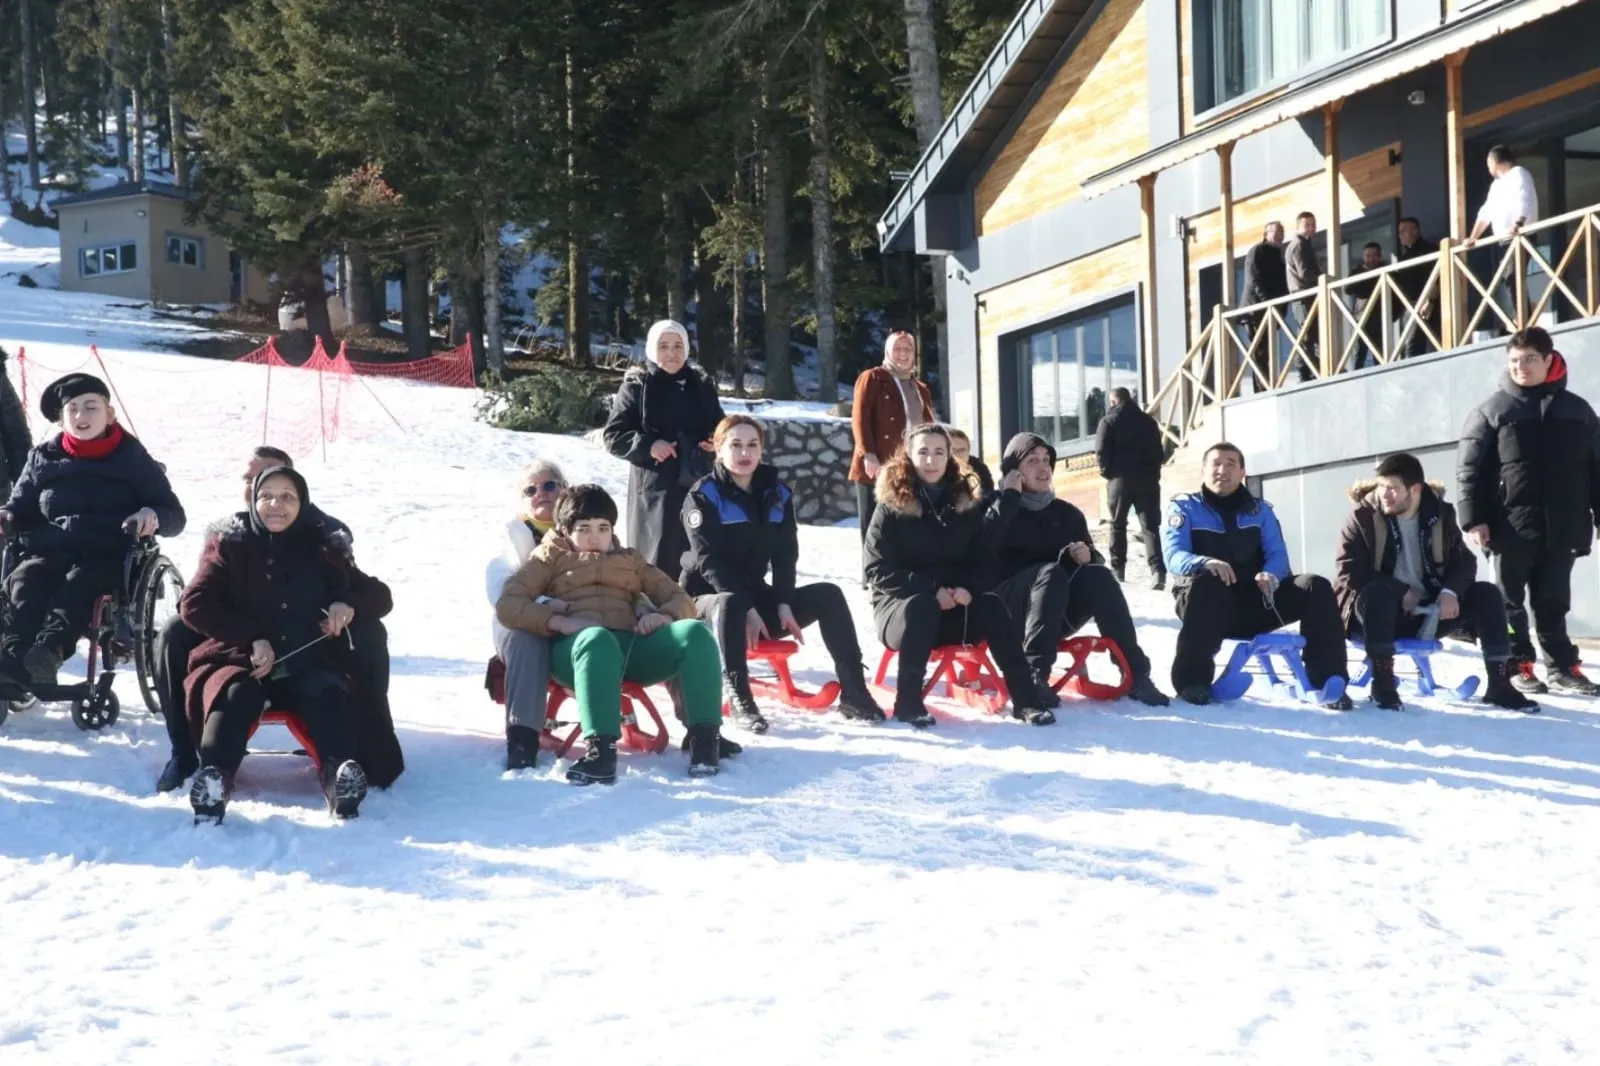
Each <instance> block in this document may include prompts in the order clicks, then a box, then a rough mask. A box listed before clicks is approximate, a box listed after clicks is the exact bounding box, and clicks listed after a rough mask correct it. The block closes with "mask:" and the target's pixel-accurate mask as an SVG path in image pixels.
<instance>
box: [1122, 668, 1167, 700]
mask: <svg viewBox="0 0 1600 1066" xmlns="http://www.w3.org/2000/svg"><path fill="white" fill-rule="evenodd" d="M1128 698H1129V699H1130V700H1133V701H1134V702H1135V703H1142V704H1144V705H1145V706H1146V707H1165V706H1167V705H1168V704H1169V703H1171V702H1172V700H1170V699H1169V698H1168V697H1167V694H1166V693H1165V692H1162V691H1161V690H1160V689H1158V688H1156V683H1155V682H1154V681H1152V680H1150V675H1149V674H1145V675H1143V676H1141V677H1136V678H1134V679H1133V687H1132V688H1131V689H1129V690H1128Z"/></svg>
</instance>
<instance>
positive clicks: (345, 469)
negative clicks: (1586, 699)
mask: <svg viewBox="0 0 1600 1066" xmlns="http://www.w3.org/2000/svg"><path fill="white" fill-rule="evenodd" d="M183 328H185V327H179V326H175V325H172V324H170V323H161V322H156V321H153V320H151V319H149V318H148V317H147V314H146V312H143V311H136V310H131V309H128V308H121V307H118V306H117V305H116V304H115V303H114V302H112V301H107V300H104V299H101V298H97V297H89V296H80V295H75V294H67V293H58V292H43V291H32V292H25V291H23V290H18V289H13V288H10V287H4V288H0V344H4V345H5V346H6V347H7V348H8V349H10V350H12V351H13V352H14V351H15V348H16V346H17V345H18V344H24V343H25V344H26V345H27V348H28V353H29V356H30V358H31V359H33V360H34V361H35V362H34V365H33V368H32V369H31V370H30V374H39V375H42V376H43V377H45V378H47V377H49V376H53V373H54V372H56V371H61V370H68V369H74V368H76V367H78V366H80V365H83V364H85V363H87V362H88V360H89V357H88V354H87V344H88V343H90V342H91V341H92V342H94V343H97V344H98V345H99V346H100V349H101V351H102V354H103V355H104V357H105V360H106V362H107V365H108V366H109V368H110V371H111V373H112V376H113V379H114V381H115V383H116V385H117V386H118V389H119V391H120V393H121V396H122V398H123V406H124V408H125V410H126V412H127V413H128V414H129V415H130V416H131V417H132V419H133V421H134V424H135V425H136V428H137V430H138V432H139V433H140V435H141V436H142V437H143V438H144V439H145V440H146V442H147V443H148V444H149V446H150V447H151V450H152V451H153V452H154V453H155V454H156V455H157V457H158V458H161V459H162V460H164V461H165V462H167V463H168V464H169V466H170V468H171V474H172V477H173V479H174V481H175V483H176V484H177V485H178V487H179V490H180V493H181V495H182V497H183V499H184V501H185V503H186V504H187V505H188V508H189V511H190V515H191V521H190V531H189V532H188V533H186V534H185V535H184V536H183V537H181V538H179V539H177V540H176V541H174V542H172V543H170V544H169V545H168V548H167V550H168V552H169V554H170V555H171V556H172V557H173V558H174V559H175V560H177V561H178V562H179V563H180V565H181V566H182V567H183V568H184V569H185V571H190V570H192V568H193V565H194V561H195V559H196V556H197V553H198V549H199V545H200V538H201V530H202V528H203V526H204V525H205V523H206V522H207V521H209V520H211V519H212V518H215V517H218V516H221V515H222V514H224V513H226V512H227V511H229V510H231V509H233V508H234V507H235V505H236V503H237V498H238V496H239V494H240V484H239V480H238V472H239V468H240V465H241V464H240V459H241V456H242V454H243V453H244V451H245V450H246V448H248V447H249V446H250V445H252V444H254V443H257V442H259V439H260V427H261V419H262V392H263V387H264V384H265V382H264V371H261V370H258V369H254V368H242V367H233V366H227V365H220V364H215V363H205V362H200V361H196V360H189V359H182V358H177V357H172V356H165V355H161V354H156V353H153V352H150V351H147V350H144V345H146V344H160V343H162V342H163V341H164V340H166V339H168V338H171V337H174V336H176V335H177V332H178V331H180V330H181V329H183ZM46 368H48V369H46ZM11 372H12V375H13V380H14V381H15V380H16V379H17V367H16V365H15V361H13V363H12V366H11ZM40 383H41V379H40V378H35V379H32V380H30V387H31V388H32V389H33V390H34V392H33V395H34V396H36V395H37V388H38V385H39V384H40ZM273 387H274V389H275V390H277V392H276V394H277V395H279V396H289V397H291V398H293V397H295V396H299V397H300V399H301V400H304V399H305V397H306V396H309V395H310V394H309V393H304V392H301V393H296V392H295V390H294V388H293V387H292V386H291V385H290V384H288V383H286V382H285V381H284V380H282V376H281V375H280V378H279V379H275V383H274V386H273ZM380 400H381V403H382V405H383V406H385V407H386V408H387V409H388V410H389V411H390V412H391V413H392V414H393V416H394V419H396V420H398V422H399V423H400V424H401V425H402V426H404V427H405V429H404V430H402V429H400V428H397V427H395V425H394V423H393V422H390V421H388V420H387V419H385V418H384V417H381V416H380V415H379V414H377V404H378V402H379V401H380ZM306 402H310V401H306ZM349 404H350V407H349V410H348V412H347V416H348V418H349V419H350V424H351V425H357V426H360V427H361V428H362V432H361V433H351V434H350V435H349V437H347V438H341V439H340V440H339V441H337V442H336V443H334V444H332V445H330V446H329V447H328V449H327V455H326V459H325V460H324V459H323V458H322V456H321V449H320V448H309V447H306V448H303V449H300V450H303V451H307V452H308V453H309V454H307V456H306V458H305V459H304V468H305V470H306V472H307V474H308V476H309V478H310V483H311V486H312V492H313V496H314V498H315V499H316V500H317V501H318V502H319V503H320V504H322V505H323V506H324V507H325V508H327V509H328V510H329V511H330V512H332V513H333V514H336V515H338V516H339V517H341V518H343V519H344V520H346V521H347V522H348V523H349V524H350V525H351V526H352V527H353V528H354V530H355V533H356V548H357V552H358V557H359V558H360V560H361V562H362V564H363V565H364V566H365V567H366V568H367V569H369V570H371V571H372V572H374V573H376V574H379V575H381V576H383V577H384V578H386V579H387V580H389V581H390V582H391V583H392V584H393V586H394V589H395V593H396V603H397V608H396V611H395V613H394V615H393V616H392V617H391V619H390V620H389V629H390V634H391V644H392V650H393V654H394V687H393V701H394V708H395V713H396V717H397V720H398V723H399V727H400V730H401V738H402V742H403V744H404V745H405V749H406V756H407V761H408V765H409V769H408V770H407V772H406V775H405V776H404V777H403V778H402V779H401V780H400V781H399V782H398V783H397V785H396V787H395V788H394V789H393V790H392V791H391V792H389V793H387V794H374V795H373V796H372V797H371V798H370V799H369V801H368V803H367V804H366V806H365V807H364V808H363V814H362V817H361V818H360V819H359V820H358V821H356V822H353V823H351V824H347V825H334V824H331V823H330V821H329V820H328V819H327V817H326V816H325V815H324V814H323V813H322V811H321V803H320V799H319V798H318V797H317V795H316V793H315V789H314V786H313V784H312V781H311V777H310V771H309V767H308V764H305V763H303V762H302V761H300V760H296V759H293V758H284V757H277V758H273V757H265V756H264V757H260V758H256V759H252V760H251V761H249V762H248V763H247V764H246V767H245V769H244V771H243V773H242V774H241V782H240V794H239V796H238V797H237V798H236V801H235V805H234V807H233V808H232V809H231V810H230V812H229V816H228V821H227V823H226V824H225V825H223V826H221V827H220V828H211V827H202V828H198V829H197V828H194V827H192V826H191V824H190V818H189V816H188V811H187V808H186V804H185V801H184V799H183V798H181V797H157V796H155V795H154V794H153V787H152V786H153V782H154V780H155V777H156V774H157V772H158V771H159V769H160V767H161V764H162V762H163V761H164V759H165V757H166V748H165V738H164V735H163V733H162V730H161V728H160V727H159V725H158V724H157V723H156V722H155V721H153V720H151V719H150V718H148V717H147V716H145V715H143V714H142V713H140V712H139V711H138V710H137V709H136V707H137V702H138V697H137V691H136V689H135V687H134V686H133V684H132V678H131V676H128V675H124V676H123V678H122V679H121V681H120V682H119V690H120V692H121V694H122V698H123V704H124V707H125V708H129V710H125V716H124V719H123V721H122V722H121V723H119V724H118V725H117V726H116V727H115V728H113V729H111V730H109V731H107V732H106V733H104V734H103V735H87V734H84V733H80V732H79V731H78V730H77V729H76V728H74V727H73V725H72V724H71V722H70V720H69V719H68V718H67V716H66V714H65V712H64V711H62V710H59V709H55V710H47V711H44V712H30V713H26V714H19V715H16V716H13V717H12V718H11V719H10V720H9V721H8V722H7V723H6V724H5V725H4V726H3V727H0V987H4V988H5V990H6V991H5V994H4V996H0V1062H3V1063H5V1064H6V1066H31V1064H35V1063H47V1062H48V1063H51V1064H64V1063H65V1064H80V1063H82V1064H91V1063H93V1064H101V1063H119V1064H122V1063H128V1064H137V1063H170V1062H173V1061H205V1062H239V1063H267V1062H273V1063H276V1062H283V1063H316V1062H332V1063H338V1064H340V1066H354V1064H358V1063H382V1064H397V1063H427V1064H437V1063H474V1064H475V1063H509V1062H527V1063H548V1062H557V1061H590V1060H593V1061H608V1062H609V1061H615V1062H625V1063H652V1064H654V1063H661V1064H668V1063H671V1064H677V1063H685V1064H687V1063H697V1064H703V1063H748V1062H763V1063H807V1064H811V1063H819V1062H829V1063H831V1062H840V1063H858V1062H888V1063H918V1064H931V1063H938V1064H942V1063H971V1062H995V1063H1035V1062H1038V1063H1044V1062H1049V1063H1061V1062H1084V1063H1160V1064H1179V1063H1184V1064H1186V1063H1199V1062H1209V1061H1220V1060H1229V1061H1237V1062H1244V1063H1262V1064H1275V1066H1277V1064H1284V1063H1291V1062H1293V1063H1347V1062H1348V1063H1356V1062H1377V1063H1397V1064H1419V1063H1537V1064H1540V1066H1550V1064H1556V1063H1592V1062H1596V1061H1600V1033H1597V1026H1600V1009H1597V1007H1600V1002H1597V1000H1600V994H1597V988H1596V970H1595V964H1596V962H1597V948H1600V914H1597V911H1600V903H1597V894H1596V888H1597V886H1600V876H1597V874H1600V862H1597V860H1596V848H1595V841H1596V839H1597V832H1600V816H1597V813H1596V812H1597V809H1600V808H1597V804H1600V715H1597V714H1595V713H1594V712H1593V711H1592V710H1591V709H1589V708H1587V707H1584V706H1580V705H1578V704H1575V703H1570V702H1562V701H1554V700H1552V701H1549V703H1548V704H1547V709H1546V712H1545V713H1544V714H1543V715H1541V716H1539V717H1534V718H1523V717H1519V716H1515V715H1507V714H1496V713H1491V712H1488V711H1485V710H1482V709H1479V708H1475V707H1473V708H1463V707H1455V706H1451V705H1448V704H1446V703H1444V702H1442V701H1430V702H1426V703H1418V704H1415V705H1414V706H1413V709H1412V710H1411V711H1409V713H1406V714H1401V715H1393V714H1384V713H1379V712H1376V711H1373V710H1370V709H1363V710H1361V711H1359V712H1358V713H1355V714H1350V715H1336V714H1325V713H1321V712H1318V711H1313V710H1306V709H1301V708H1298V707H1291V706H1287V705H1284V704H1281V703H1273V702H1271V701H1246V702H1241V703H1239V704H1237V705H1234V706H1222V707H1210V708H1193V707H1188V706H1183V705H1174V707H1173V708H1171V709H1170V710H1167V711H1162V712H1152V711H1149V710H1146V709H1143V708H1138V707H1135V706H1131V705H1126V704H1123V705H1115V706H1079V707H1073V708H1070V709H1069V710H1067V711H1066V712H1065V713H1064V714H1063V718H1062V721H1061V723H1060V724H1059V725H1057V726H1056V727H1054V728H1051V729H1030V728H1028V727H1025V726H1021V725H1017V724H1014V723H1011V722H1009V721H1001V720H986V719H983V718H981V717H980V716H978V715H976V714H974V713H971V712H965V713H960V714H955V713H952V714H951V715H949V716H947V717H946V719H945V720H944V721H942V722H941V723H940V726H939V728H938V729H936V730H934V731H931V732H930V733H928V734H925V735H915V734H913V733H911V732H910V731H908V730H905V729H902V728H899V727H895V726H892V725H884V726H878V727H866V726H859V725H851V724H847V723H845V722H843V721H841V720H840V719H838V718H837V717H836V716H832V715H822V716H819V715H812V714H808V713H803V712H783V711H776V712H774V719H775V722H774V728H773V731H772V732H771V733H769V734H768V735H767V736H765V737H762V738H759V739H755V740H752V741H751V742H750V744H749V747H748V750H747V752H746V754H745V755H744V756H742V757H740V758H738V759H736V760H733V761H732V762H731V763H729V764H727V768H726V770H725V772H724V773H723V774H722V776H720V777H717V778H715V779H712V780H710V781H704V782H694V783H691V782H690V781H689V780H688V779H687V778H686V776H685V774H684V772H683V769H684V767H683V759H682V756H681V755H679V754H678V753H677V752H676V751H675V750H674V751H672V752H670V753H669V754H667V755H663V756H659V757H642V756H637V755H632V754H629V755H626V756H625V757H624V760H623V763H624V772H623V777H622V779H621V780H620V781H619V783H618V784H617V786H616V787H615V788H613V789H604V788H594V789H588V790H578V789H574V788H571V787H569V786H567V785H566V784H564V783H563V782H561V780H560V779H559V773H558V771H557V770H556V769H555V768H554V767H552V766H551V765H550V764H549V763H548V762H547V763H546V765H544V766H542V767H541V768H540V769H539V770H538V771H536V772H533V773H530V774H526V775H524V776H520V777H509V776H507V775H504V774H503V773H502V772H501V771H500V769H499V760H500V758H501V755H502V743H501V733H500V726H501V722H500V717H499V713H498V712H497V710H496V709H495V708H494V707H493V706H491V705H490V704H489V703H488V702H487V700H486V698H485V697H484V695H483V693H482V689H481V686H480V679H481V674H482V668H483V661H484V658H485V655H486V654H487V652H488V630H489V625H488V617H487V616H488V605H487V603H486V602H485V600H484V592H483V586H482V580H481V572H482V564H483V561H484V558H485V557H486V556H487V554H488V553H489V552H490V551H491V550H493V549H494V548H495V547H496V540H497V536H498V530H499V529H500V528H501V526H502V524H503V522H504V520H505V518H506V517H507V516H508V514H509V511H510V508H511V507H512V506H513V504H514V502H515V501H514V499H513V496H512V493H511V491H510V486H511V480H512V477H513V476H514V472H515V471H516V469H517V468H518V467H519V466H520V465H521V464H522V463H523V462H525V461H526V460H527V459H529V458H530V457H532V456H534V455H535V454H539V455H545V456H549V457H551V458H554V459H556V460H557V461H558V462H560V463H561V464H562V465H563V466H564V467H565V469H566V471H567V473H568V475H569V476H570V477H572V478H574V479H585V478H587V479H593V480H597V481H600V482H601V483H603V484H605V485H607V486H608V487H609V488H611V489H613V490H614V491H617V492H618V493H619V495H620V494H622V492H623V490H624V488H625V484H626V471H625V469H624V467H623V466H622V464H620V463H618V462H616V461H613V460H611V459H610V458H608V457H606V456H604V455H602V454H601V453H600V452H598V451H596V450H595V449H594V448H593V447H592V446H590V445H589V444H587V443H585V442H584V441H582V440H580V439H576V438H560V437H536V436H521V435H515V434H509V433H502V432H498V431H494V430H490V429H487V428H485V427H483V426H481V425H478V424H476V423H474V422H473V421H471V419H470V408H471V398H470V397H469V396H467V395H465V394H463V393H459V392H454V391H449V390H443V389H431V388H427V387H417V386H409V385H405V384H398V383H375V384H373V385H372V391H371V392H370V393H368V392H365V391H358V392H357V393H356V394H354V398H352V399H350V400H349ZM384 426H387V427H388V428H387V429H383V427H384ZM857 544H858V542H857V534H856V533H855V531H853V530H849V529H823V528H808V529H806V530H804V531H803V534H802V546H803V552H804V556H803V559H802V579H803V580H805V579H821V578H828V579H833V580H837V581H840V582H841V583H842V584H844V585H845V587H846V589H847V590H848V591H849V594H850V596H851V599H852V603H853V604H854V606H855V608H856V611H857V618H858V621H859V623H860V628H861V631H862V634H861V635H862V638H863V642H864V644H865V645H866V646H867V647H868V648H869V649H870V651H869V657H870V658H871V659H872V660H873V661H874V662H875V659H876V655H877V642H876V640H875V638H874V635H873V634H872V633H871V632H870V628H871V627H870V621H869V619H870V615H869V613H868V611H867V609H866V606H865V602H864V598H863V597H862V596H861V594H860V593H859V591H858V590H857V589H856V588H855V587H854V584H853V578H854V576H855V574H856V568H857V566H858V561H857V560H858V549H857ZM1134 608H1135V612H1136V614H1138V615H1139V616H1140V618H1141V620H1142V624H1143V627H1144V628H1143V632H1144V633H1145V634H1146V635H1147V637H1148V642H1149V646H1150V649H1151V651H1152V653H1153V654H1154V656H1155V657H1156V659H1157V661H1158V662H1159V663H1161V664H1162V665H1161V668H1160V672H1159V674H1158V676H1159V678H1160V680H1161V681H1162V682H1163V684H1164V683H1165V671H1166V664H1167V663H1168V662H1169V661H1170V656H1171V650H1172V641H1173V636H1174V632H1175V631H1174V629H1173V626H1172V622H1171V609H1170V600H1169V599H1168V598H1167V597H1166V596H1164V595H1157V594H1151V593H1142V592H1141V593H1137V594H1136V595H1135V597H1134ZM1471 665H1472V664H1471V661H1470V660H1469V659H1467V658H1464V657H1459V658H1454V659H1452V661H1450V662H1448V663H1446V664H1443V665H1442V666H1441V672H1442V673H1443V674H1444V675H1445V676H1446V677H1447V678H1449V679H1451V680H1455V679H1459V678H1460V677H1461V676H1463V674H1464V673H1465V671H1466V670H1468V669H1469V668H1470V667H1471ZM803 667H804V673H805V674H806V676H807V677H808V678H809V679H810V680H811V681H813V682H815V681H816V680H819V679H820V678H821V677H822V676H823V675H824V659H823V658H822V656H821V649H820V646H819V645H818V643H817V642H815V641H814V642H813V644H812V646H810V647H808V648H807V650H806V652H805V656H804V662H803ZM79 668H81V666H80V667H79ZM286 741H287V737H285V736H276V737H274V736H270V735H269V734H268V733H266V732H264V733H263V734H262V736H261V737H260V738H259V739H258V743H261V744H266V745H269V746H282V744H283V743H284V742H286Z"/></svg>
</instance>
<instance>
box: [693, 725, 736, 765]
mask: <svg viewBox="0 0 1600 1066" xmlns="http://www.w3.org/2000/svg"><path fill="white" fill-rule="evenodd" d="M678 750H679V751H685V752H686V751H688V750H689V734H688V733H685V734H684V735H683V743H682V744H679V745H678ZM743 751H744V745H743V744H737V743H735V742H734V741H731V740H729V739H728V738H727V737H725V736H723V735H722V732H721V730H718V731H717V756H718V758H721V759H731V758H733V757H734V756H735V755H738V754H740V753H741V752H743Z"/></svg>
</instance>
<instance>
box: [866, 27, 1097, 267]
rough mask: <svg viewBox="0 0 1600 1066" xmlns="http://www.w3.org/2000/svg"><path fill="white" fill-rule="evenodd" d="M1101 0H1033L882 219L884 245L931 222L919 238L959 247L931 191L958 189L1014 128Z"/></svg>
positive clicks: (900, 242) (905, 242)
mask: <svg viewBox="0 0 1600 1066" xmlns="http://www.w3.org/2000/svg"><path fill="white" fill-rule="evenodd" d="M1100 2H1101V0H1026V3H1024V4H1023V5H1022V10H1021V11H1019V12H1017V16H1016V18H1014V19H1012V20H1011V25H1010V26H1008V27H1007V28H1006V32H1005V33H1003V34H1001V36H1000V41H999V43H998V44H996V45H995V46H994V50H993V51H991V52H990V53H989V58H988V59H986V60H984V64H983V66H982V67H981V68H980V69H979V71H978V74H977V76H976V77H975V78H973V79H972V84H970V85H968V86H967V91H966V92H965V93H963V94H962V96H961V99H960V101H959V102H958V103H957V104H956V106H955V108H954V110H952V111H951V112H950V117H949V118H947V119H946V120H945V123H944V125H943V126H942V127H941V128H940V130H939V135H938V136H937V137H935V138H934V139H933V143H932V144H930V145H928V148H927V151H925V152H923V153H922V158H921V159H919V160H917V165H916V166H915V167H913V168H912V170H911V175H910V177H909V178H907V179H906V181H905V183H904V184H902V185H901V186H900V188H899V190H898V191H897V192H896V193H895V195H894V199H892V200H890V201H889V206H888V208H887V209H886V210H885V211H884V213H883V215H882V217H881V218H879V219H878V243H879V246H880V247H881V248H882V249H883V250H884V251H895V250H905V248H906V247H908V246H909V244H910V238H911V237H912V236H913V235H914V234H915V233H916V231H917V230H918V229H919V228H920V229H923V230H924V232H923V233H922V239H921V240H920V241H918V244H919V245H921V246H923V247H925V248H928V249H929V250H933V251H944V252H953V251H956V250H957V249H955V248H954V247H947V245H950V244H951V243H953V241H954V240H955V239H956V234H955V233H954V232H953V229H954V227H952V226H950V225H948V224H939V223H934V224H932V225H929V224H927V215H928V212H927V210H926V208H927V206H928V205H927V203H926V201H927V200H928V199H929V197H930V194H932V195H937V194H939V193H951V192H954V191H956V190H955V187H956V186H957V185H959V184H960V183H961V182H963V181H965V178H966V174H967V172H968V171H969V170H970V169H971V168H972V167H973V166H975V165H977V164H978V163H979V162H980V161H981V160H982V159H983V158H984V157H985V156H986V155H987V154H988V152H989V150H990V148H991V147H992V146H993V145H994V143H995V142H996V141H997V140H998V139H999V138H1000V137H1002V136H1003V135H1004V134H1005V132H1006V130H1007V129H1009V128H1010V126H1011V123H1012V120H1013V119H1014V118H1015V116H1016V114H1017V112H1018V110H1019V109H1020V108H1022V107H1024V106H1025V105H1026V103H1027V101H1028V100H1029V98H1030V97H1031V96H1032V94H1033V92H1034V90H1035V87H1036V86H1037V85H1038V83H1039V81H1040V79H1041V78H1043V77H1044V76H1045V75H1046V74H1047V73H1048V72H1049V71H1050V69H1051V68H1052V66H1053V65H1054V63H1055V61H1056V58H1057V56H1058V55H1059V54H1060V53H1061V50H1062V47H1063V46H1064V45H1066V44H1067V42H1068V41H1069V40H1070V39H1071V38H1072V35H1073V34H1074V33H1075V32H1076V31H1077V29H1078V27H1079V25H1080V24H1081V23H1083V22H1084V17H1085V16H1086V15H1089V14H1090V13H1092V12H1093V11H1095V10H1096V9H1097V8H1098V7H1099V4H1100ZM939 214H940V216H941V217H946V216H947V213H946V212H939ZM919 215H920V216H922V220H921V221H919Z"/></svg>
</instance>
